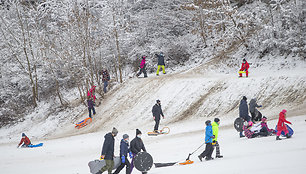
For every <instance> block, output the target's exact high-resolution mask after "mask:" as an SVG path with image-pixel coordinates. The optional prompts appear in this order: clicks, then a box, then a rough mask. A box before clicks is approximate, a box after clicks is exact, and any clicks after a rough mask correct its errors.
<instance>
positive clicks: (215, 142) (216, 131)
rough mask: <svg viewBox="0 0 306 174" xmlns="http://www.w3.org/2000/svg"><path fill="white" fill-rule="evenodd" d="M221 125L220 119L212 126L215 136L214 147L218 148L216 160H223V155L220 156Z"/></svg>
mask: <svg viewBox="0 0 306 174" xmlns="http://www.w3.org/2000/svg"><path fill="white" fill-rule="evenodd" d="M219 125H220V119H219V118H215V119H214V122H213V123H212V124H211V126H212V130H213V135H214V137H215V138H214V139H213V143H212V144H213V146H214V147H216V158H223V156H222V155H220V146H219V143H218V140H217V139H218V134H219Z"/></svg>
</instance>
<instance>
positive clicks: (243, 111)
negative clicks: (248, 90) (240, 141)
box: [239, 96, 251, 138]
mask: <svg viewBox="0 0 306 174" xmlns="http://www.w3.org/2000/svg"><path fill="white" fill-rule="evenodd" d="M239 117H240V118H242V119H243V120H244V121H247V122H249V121H250V120H251V117H250V116H249V108H248V103H247V98H246V96H243V97H242V100H241V101H240V105H239ZM242 132H243V131H241V132H240V134H239V135H240V138H241V137H244V135H243V134H242Z"/></svg>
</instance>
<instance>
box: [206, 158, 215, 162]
mask: <svg viewBox="0 0 306 174" xmlns="http://www.w3.org/2000/svg"><path fill="white" fill-rule="evenodd" d="M213 159H214V158H212V157H206V158H205V160H206V161H209V160H213Z"/></svg>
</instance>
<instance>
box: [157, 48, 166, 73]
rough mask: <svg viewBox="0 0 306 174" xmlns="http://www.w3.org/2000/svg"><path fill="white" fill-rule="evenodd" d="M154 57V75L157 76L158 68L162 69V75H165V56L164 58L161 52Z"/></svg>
mask: <svg viewBox="0 0 306 174" xmlns="http://www.w3.org/2000/svg"><path fill="white" fill-rule="evenodd" d="M155 55H156V57H157V59H158V62H157V71H156V75H157V76H159V69H160V68H162V69H163V74H166V71H165V56H164V54H163V52H160V53H159V54H155Z"/></svg>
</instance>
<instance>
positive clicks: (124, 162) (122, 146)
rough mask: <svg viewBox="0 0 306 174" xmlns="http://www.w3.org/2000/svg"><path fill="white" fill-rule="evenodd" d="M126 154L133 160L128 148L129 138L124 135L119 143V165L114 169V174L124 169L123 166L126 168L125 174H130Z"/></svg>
mask: <svg viewBox="0 0 306 174" xmlns="http://www.w3.org/2000/svg"><path fill="white" fill-rule="evenodd" d="M128 154H129V155H130V158H133V155H132V152H131V150H130V148H129V136H128V135H127V134H124V135H123V139H122V140H121V142H120V156H121V165H120V166H119V167H118V168H117V169H116V171H115V172H114V174H118V173H119V172H120V171H121V170H122V169H123V168H124V166H126V174H130V172H131V169H130V168H131V163H130V161H129V160H128V157H127V155H128Z"/></svg>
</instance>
